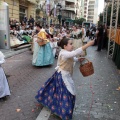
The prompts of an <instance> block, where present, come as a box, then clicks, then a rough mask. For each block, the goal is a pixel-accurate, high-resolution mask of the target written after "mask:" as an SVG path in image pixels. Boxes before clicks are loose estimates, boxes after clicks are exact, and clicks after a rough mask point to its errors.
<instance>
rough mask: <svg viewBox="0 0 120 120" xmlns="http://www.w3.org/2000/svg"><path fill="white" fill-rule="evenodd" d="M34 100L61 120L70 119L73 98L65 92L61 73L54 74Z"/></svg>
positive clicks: (73, 102)
mask: <svg viewBox="0 0 120 120" xmlns="http://www.w3.org/2000/svg"><path fill="white" fill-rule="evenodd" d="M35 98H36V99H37V101H38V102H39V103H41V104H42V105H44V106H46V107H48V108H49V109H50V110H51V112H52V113H54V114H56V115H58V116H59V117H60V118H61V119H62V120H71V119H72V114H73V109H74V104H75V96H74V95H72V94H71V93H70V92H69V91H68V90H67V88H66V86H65V84H64V82H63V79H62V75H61V72H55V73H54V74H53V75H52V77H51V78H49V79H48V80H47V81H46V82H45V84H44V85H43V86H42V88H41V89H40V90H39V91H38V94H37V95H36V97H35Z"/></svg>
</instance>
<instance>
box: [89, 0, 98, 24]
mask: <svg viewBox="0 0 120 120" xmlns="http://www.w3.org/2000/svg"><path fill="white" fill-rule="evenodd" d="M87 21H88V22H93V23H94V24H96V23H97V21H98V0H89V3H88V17H87Z"/></svg>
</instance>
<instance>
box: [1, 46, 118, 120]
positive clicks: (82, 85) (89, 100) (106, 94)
mask: <svg viewBox="0 0 120 120" xmlns="http://www.w3.org/2000/svg"><path fill="white" fill-rule="evenodd" d="M95 50H96V46H92V47H90V48H89V49H88V50H87V56H86V58H88V59H89V60H90V61H92V62H93V65H94V70H95V73H94V74H93V75H91V76H89V77H83V76H82V74H81V73H80V72H79V63H76V65H75V68H74V74H73V78H74V80H75V85H76V93H77V95H76V105H75V109H74V113H73V120H120V90H119V89H117V88H118V87H119V86H120V75H119V73H118V71H117V69H116V66H115V64H114V63H113V62H112V60H111V59H108V58H107V57H106V55H107V52H106V50H102V51H101V52H97V51H95ZM31 62H32V53H31V51H28V50H27V51H24V52H22V53H21V54H20V53H19V54H17V55H14V56H12V57H9V58H7V59H6V63H5V64H3V65H2V67H3V68H4V71H5V73H6V74H7V75H8V76H9V77H8V82H9V86H10V90H11V96H10V97H8V99H7V100H6V101H0V120H35V119H36V118H37V116H38V115H39V113H40V111H41V109H42V108H43V107H42V106H41V105H40V104H38V103H37V101H36V100H35V98H34V97H35V95H36V94H37V90H38V89H39V88H40V87H41V86H42V85H43V83H44V82H45V81H46V80H47V79H48V78H49V77H50V76H51V75H52V74H53V73H54V71H55V69H54V68H55V66H56V63H57V60H55V63H54V65H52V66H47V67H34V66H32V64H31ZM48 120H60V118H59V117H57V116H55V115H53V114H51V115H50V117H49V119H48Z"/></svg>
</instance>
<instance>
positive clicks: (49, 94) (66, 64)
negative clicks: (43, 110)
mask: <svg viewBox="0 0 120 120" xmlns="http://www.w3.org/2000/svg"><path fill="white" fill-rule="evenodd" d="M93 44H94V41H89V42H88V43H87V44H86V45H84V46H82V47H80V48H78V49H76V50H74V51H73V42H72V40H70V39H69V38H66V37H63V39H62V40H60V41H59V42H58V46H60V47H61V48H62V50H61V51H60V53H59V57H58V63H57V67H56V69H57V71H56V72H55V73H54V74H53V75H52V77H50V78H49V79H48V80H47V81H46V82H45V84H44V85H43V86H42V88H41V89H40V90H39V91H38V94H37V95H36V97H35V98H36V99H37V101H38V102H39V103H41V104H42V105H44V106H46V107H48V108H49V109H50V110H51V112H52V113H54V114H56V115H58V116H59V117H60V118H61V119H62V120H71V119H72V114H73V109H74V105H75V97H76V93H75V86H74V81H73V79H72V74H73V63H74V61H79V60H81V58H74V57H75V56H76V55H80V54H81V53H82V51H83V50H85V49H87V48H88V47H89V46H91V45H93Z"/></svg>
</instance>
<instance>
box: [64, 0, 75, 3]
mask: <svg viewBox="0 0 120 120" xmlns="http://www.w3.org/2000/svg"><path fill="white" fill-rule="evenodd" d="M65 1H66V2H72V3H75V0H65Z"/></svg>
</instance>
